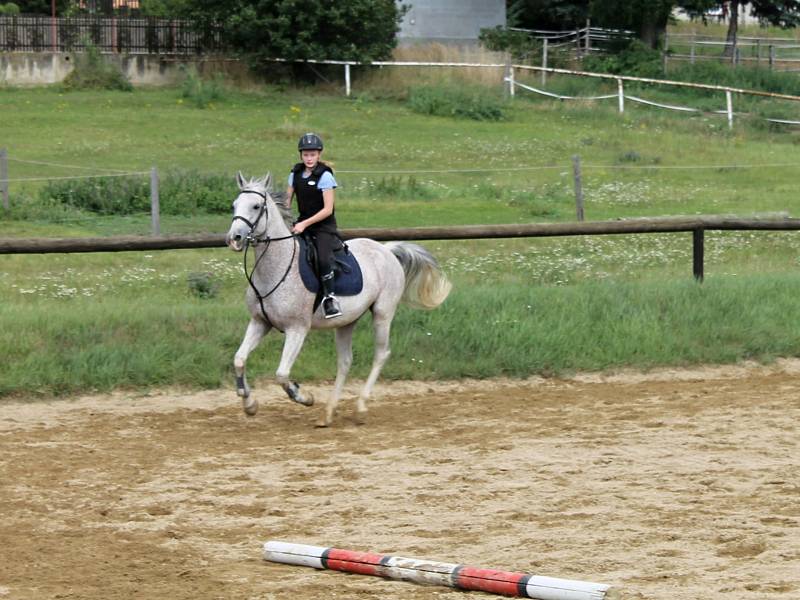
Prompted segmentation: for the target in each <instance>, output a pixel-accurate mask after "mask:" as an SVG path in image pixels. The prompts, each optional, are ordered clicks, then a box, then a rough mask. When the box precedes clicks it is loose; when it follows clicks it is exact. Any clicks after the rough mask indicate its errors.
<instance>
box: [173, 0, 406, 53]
mask: <svg viewBox="0 0 800 600" xmlns="http://www.w3.org/2000/svg"><path fill="white" fill-rule="evenodd" d="M405 10H406V9H405V7H400V6H398V5H397V4H396V3H395V1H394V0H238V1H237V2H234V3H232V2H231V1H230V0H186V3H185V6H184V12H185V15H186V16H187V17H189V18H192V19H193V20H195V21H196V22H198V25H199V26H200V27H201V28H202V29H204V30H206V31H208V29H209V28H212V27H215V26H219V27H220V28H221V29H220V30H221V32H222V37H223V42H224V43H226V44H227V46H228V47H230V48H231V49H233V50H234V51H237V52H239V53H241V54H246V55H249V56H251V57H254V58H256V59H259V58H260V59H266V58H286V59H294V60H305V59H331V60H363V61H370V60H380V59H384V58H388V57H389V56H390V55H391V52H392V50H393V49H394V47H395V45H396V39H395V34H396V33H397V31H398V30H399V28H400V20H401V19H402V17H403V14H404V13H405Z"/></svg>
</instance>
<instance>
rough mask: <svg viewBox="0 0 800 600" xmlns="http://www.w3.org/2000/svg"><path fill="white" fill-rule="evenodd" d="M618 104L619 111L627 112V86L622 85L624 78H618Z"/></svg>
mask: <svg viewBox="0 0 800 600" xmlns="http://www.w3.org/2000/svg"><path fill="white" fill-rule="evenodd" d="M617 104H618V105H619V112H620V113H624V112H625V88H623V87H622V79H617Z"/></svg>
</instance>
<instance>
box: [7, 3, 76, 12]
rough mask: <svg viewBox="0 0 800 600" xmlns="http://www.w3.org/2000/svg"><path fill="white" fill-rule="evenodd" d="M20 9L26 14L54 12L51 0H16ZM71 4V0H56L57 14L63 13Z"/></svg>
mask: <svg viewBox="0 0 800 600" xmlns="http://www.w3.org/2000/svg"><path fill="white" fill-rule="evenodd" d="M14 3H15V4H17V6H19V11H20V12H21V13H23V14H26V15H49V14H51V13H52V4H51V0H14ZM69 6H70V0H56V15H63V14H64V13H65V12H66V11H67V9H68V8H69Z"/></svg>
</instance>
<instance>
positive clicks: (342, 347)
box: [317, 322, 356, 427]
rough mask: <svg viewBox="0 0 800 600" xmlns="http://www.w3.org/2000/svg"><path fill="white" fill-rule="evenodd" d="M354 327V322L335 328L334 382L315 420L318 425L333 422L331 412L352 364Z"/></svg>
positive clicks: (334, 409)
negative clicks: (329, 394) (322, 410)
mask: <svg viewBox="0 0 800 600" xmlns="http://www.w3.org/2000/svg"><path fill="white" fill-rule="evenodd" d="M355 328H356V324H355V322H353V323H350V324H348V325H345V326H344V327H340V328H339V329H337V330H336V362H337V365H336V384H335V385H334V387H333V392H331V396H330V398H328V403H327V404H326V405H325V411H324V413H323V414H322V415H321V416H320V419H319V421H317V426H318V427H328V426H329V425H330V424H331V423H332V422H333V414H334V413H335V412H336V405H337V404H339V398H341V397H342V390H343V389H344V382H345V380H346V379H347V374H348V373H349V372H350V365H352V364H353V330H354V329H355Z"/></svg>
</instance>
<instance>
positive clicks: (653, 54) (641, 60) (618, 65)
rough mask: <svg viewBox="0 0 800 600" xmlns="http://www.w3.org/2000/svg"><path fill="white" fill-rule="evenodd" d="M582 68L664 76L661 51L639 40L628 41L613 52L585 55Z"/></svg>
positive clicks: (657, 76) (640, 75) (635, 75)
mask: <svg viewBox="0 0 800 600" xmlns="http://www.w3.org/2000/svg"><path fill="white" fill-rule="evenodd" d="M582 68H583V69H584V70H586V71H594V72H597V73H611V74H614V75H631V76H633V77H651V78H655V79H661V78H663V76H664V69H663V63H662V59H661V52H659V51H658V50H653V49H652V48H650V47H649V46H646V45H645V44H643V43H642V42H640V41H639V40H634V41H632V42H630V43H629V44H627V45H625V46H623V47H621V48H620V49H619V50H618V51H617V52H615V53H613V54H604V55H590V56H587V57H586V58H585V59H584V60H583V65H582Z"/></svg>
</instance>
